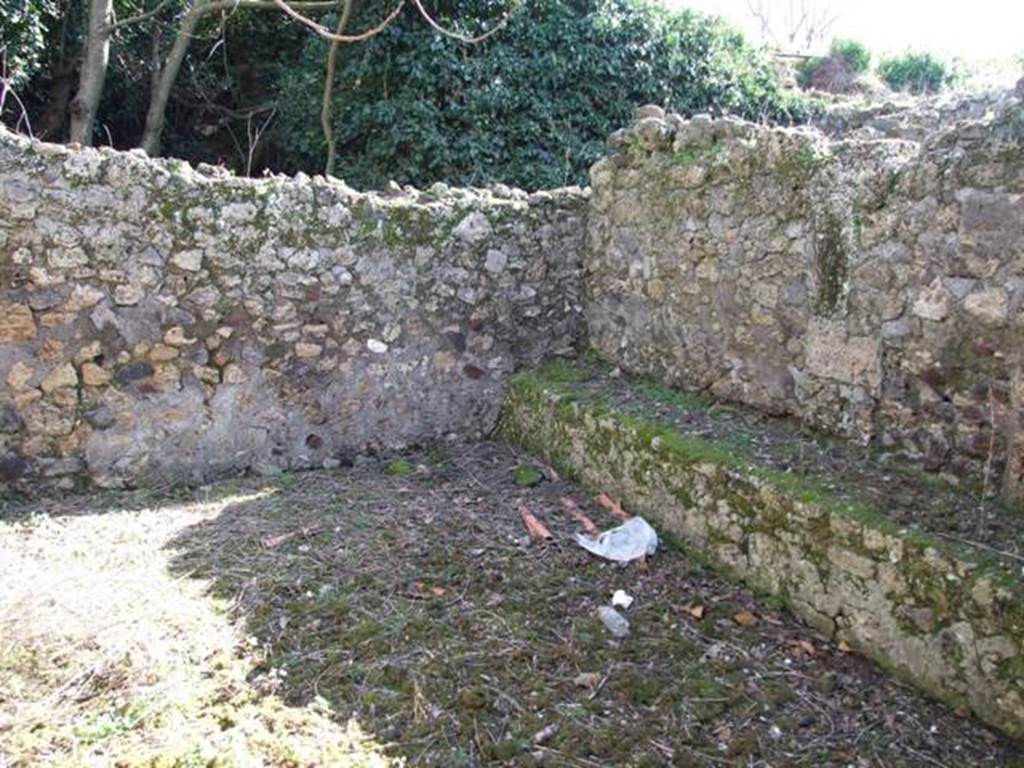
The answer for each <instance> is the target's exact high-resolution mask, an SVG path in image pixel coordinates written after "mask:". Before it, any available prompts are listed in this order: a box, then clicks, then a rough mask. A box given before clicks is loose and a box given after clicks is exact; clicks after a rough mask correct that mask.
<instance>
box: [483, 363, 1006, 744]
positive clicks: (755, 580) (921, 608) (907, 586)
mask: <svg viewBox="0 0 1024 768" xmlns="http://www.w3.org/2000/svg"><path fill="white" fill-rule="evenodd" d="M570 380H571V377H570ZM499 433H500V434H501V436H502V437H503V438H504V439H506V440H508V441H510V442H513V443H516V444H518V445H521V446H523V447H525V448H526V449H528V450H531V451H533V452H535V453H537V454H539V455H541V456H543V457H544V458H545V459H546V460H547V461H549V462H550V463H551V464H552V465H553V466H555V467H556V468H557V469H558V470H559V471H560V472H564V473H565V474H566V475H568V476H571V477H572V478H573V479H574V480H576V481H577V482H579V483H581V484H582V485H583V486H585V487H587V486H589V487H590V488H591V489H593V490H595V491H597V490H601V491H607V492H609V493H612V494H615V495H617V496H619V497H621V499H622V500H623V501H624V503H625V504H626V505H627V506H628V507H629V508H631V509H632V511H634V512H636V513H637V514H642V515H644V516H645V517H646V518H647V519H649V520H651V521H652V522H654V523H655V524H657V525H658V527H659V528H660V530H661V531H662V532H663V533H664V534H666V535H667V536H668V537H669V538H670V539H671V538H672V537H678V539H680V540H681V542H680V543H681V544H683V545H684V546H685V547H687V548H688V549H690V550H691V551H694V552H695V554H699V555H701V556H703V557H706V558H707V559H708V560H709V561H710V562H711V563H712V564H714V565H715V566H717V567H718V568H720V569H722V570H725V571H727V572H728V573H729V574H731V575H732V576H734V577H736V578H739V579H741V580H743V581H745V582H747V583H748V584H749V585H751V586H752V587H753V588H755V589H759V590H763V591H766V592H769V593H772V594H774V595H777V596H780V597H782V598H783V599H784V600H786V601H787V603H788V604H789V605H790V606H791V609H792V610H793V611H794V612H795V613H796V614H798V615H800V616H801V617H803V618H804V619H805V620H807V621H808V622H809V623H811V624H812V625H813V626H814V627H816V628H817V629H819V630H820V631H822V632H824V633H826V634H828V635H830V636H832V637H833V638H834V639H836V640H843V641H846V642H847V643H849V644H850V645H851V646H853V647H854V648H856V649H857V650H858V651H859V652H861V653H864V654H865V655H867V656H869V657H870V658H872V659H874V660H876V661H877V662H878V663H880V664H881V665H882V666H884V667H886V668H887V669H889V670H891V671H892V672H894V673H895V674H897V675H898V676H900V677H901V678H903V679H905V680H907V681H909V682H911V683H912V684H914V685H916V686H918V687H920V688H921V689H923V690H925V691H926V692H928V693H930V694H932V695H934V696H936V697H937V698H939V699H941V700H944V701H946V702H948V703H949V704H951V705H952V706H957V707H967V708H969V709H970V710H972V711H973V712H974V713H976V714H977V716H978V717H979V718H981V719H982V720H984V721H985V722H987V723H989V724H991V725H993V726H995V727H997V728H999V729H1001V730H1003V731H1005V732H1006V733H1008V734H1009V735H1011V736H1013V737H1015V738H1024V585H1022V584H1021V580H1020V579H1019V578H1018V577H1017V576H1016V575H1015V574H1014V571H1013V570H1011V569H1009V568H1008V567H1007V565H1006V563H1005V562H999V561H998V560H996V559H988V558H986V557H984V556H978V555H977V554H974V553H972V552H964V551H960V549H959V547H956V546H953V545H950V544H949V543H948V542H946V541H945V540H942V539H940V538H938V537H932V536H930V535H928V534H923V533H921V532H919V531H912V530H908V529H905V528H900V527H899V526H897V525H896V524H895V523H893V522H892V521H891V520H889V519H887V518H885V517H884V516H882V515H880V514H877V513H875V512H874V511H873V510H871V509H870V508H868V507H865V506H863V505H859V504H855V503H849V502H848V500H847V499H845V498H843V497H842V496H830V495H829V494H828V493H827V492H822V490H821V489H822V487H823V485H822V484H821V483H820V482H819V483H815V482H814V481H813V479H812V480H807V479H805V478H797V477H795V476H793V475H789V474H785V473H782V472H779V471H778V470H775V469H768V468H763V467H758V466H756V465H754V464H751V463H748V462H747V461H745V460H744V459H743V458H741V457H739V456H737V455H736V454H735V452H733V451H731V450H729V447H728V446H724V445H722V444H720V443H718V442H715V441H714V440H705V439H701V438H700V437H694V436H691V435H686V434H683V433H681V432H679V431H676V430H675V429H674V428H669V427H666V426H665V425H664V424H661V423H658V422H657V421H648V420H643V419H638V418H636V417H635V416H634V415H631V414H628V413H626V412H624V411H621V410H619V409H617V408H616V407H609V406H608V405H607V401H606V400H602V399H601V398H589V397H587V396H585V395H583V396H581V394H580V393H579V392H578V391H577V390H576V389H574V387H573V386H572V385H571V384H567V383H566V381H565V377H564V372H563V376H562V377H561V378H560V377H557V376H551V375H549V374H546V373H545V372H543V371H542V372H540V373H526V374H520V375H518V376H517V377H516V378H515V379H514V380H513V381H512V383H511V385H510V387H509V389H508V392H507V396H506V401H505V406H504V410H503V413H502V416H501V418H500V422H499ZM1014 567H1015V568H1017V569H1019V564H1015V566H1014Z"/></svg>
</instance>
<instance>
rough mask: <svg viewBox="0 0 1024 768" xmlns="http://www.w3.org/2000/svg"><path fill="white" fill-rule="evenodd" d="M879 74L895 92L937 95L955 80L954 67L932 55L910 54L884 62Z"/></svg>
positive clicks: (879, 67)
mask: <svg viewBox="0 0 1024 768" xmlns="http://www.w3.org/2000/svg"><path fill="white" fill-rule="evenodd" d="M878 74H879V75H880V76H881V78H882V79H883V80H884V81H885V82H886V84H887V85H888V86H889V87H890V88H892V89H893V90H894V91H909V92H911V93H937V92H938V91H941V90H942V89H943V88H945V87H946V86H948V85H951V84H952V83H953V80H954V72H953V69H952V67H950V66H949V65H948V64H946V63H945V62H944V61H942V60H941V59H939V58H938V57H936V56H933V55H932V54H930V53H917V52H908V53H904V54H902V55H900V56H894V57H892V58H888V59H885V60H883V61H882V63H881V64H879V65H878Z"/></svg>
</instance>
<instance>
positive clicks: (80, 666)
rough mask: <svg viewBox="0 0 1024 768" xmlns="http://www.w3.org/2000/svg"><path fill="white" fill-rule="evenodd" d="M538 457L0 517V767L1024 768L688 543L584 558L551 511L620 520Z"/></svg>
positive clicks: (457, 459)
mask: <svg viewBox="0 0 1024 768" xmlns="http://www.w3.org/2000/svg"><path fill="white" fill-rule="evenodd" d="M524 465H527V466H529V465H530V461H529V459H528V458H527V457H523V456H521V455H517V454H516V453H514V452H513V451H512V450H510V449H508V448H505V447H502V446H496V445H490V444H480V445H472V446H462V447H458V448H449V449H446V450H434V451H428V452H422V453H418V454H415V455H409V456H406V457H403V458H399V459H391V460H385V459H380V460H377V459H369V460H363V461H360V462H358V463H357V465H356V466H354V467H348V468H341V469H338V470H335V471H329V472H328V471H323V472H311V473H305V474H301V475H286V476H281V477H278V478H276V479H274V480H273V481H270V480H256V479H245V480H237V481H229V482H224V483H220V484H217V485H215V486H211V487H208V488H203V489H199V490H197V491H182V492H181V493H180V494H178V497H177V498H154V497H152V496H146V495H144V494H115V495H110V496H105V497H83V498H75V499H69V500H63V501H51V502H46V503H36V504H32V505H28V504H8V505H7V506H6V507H5V508H4V510H3V511H2V512H0V515H2V517H0V574H3V576H2V580H0V766H3V767H4V768H13V766H38V765H68V766H70V765H74V766H78V765H84V766H94V765H95V766H161V767H163V768H170V767H172V766H175V767H178V768H185V767H186V766H188V767H191V766H208V767H213V766H217V767H219V768H227V767H229V766H230V767H235V766H237V767H239V768H241V767H242V766H261V765H270V766H321V765H324V766H373V767H376V766H398V765H408V766H475V765H484V764H487V765H517V766H520V765H522V766H527V765H537V766H540V765H544V766H688V765H700V766H705V765H707V766H832V765H835V766H857V767H858V768H859V767H860V766H948V767H949V768H961V767H962V766H1024V747H1022V745H1019V744H1018V745H1014V744H1012V743H1010V742H1008V741H1006V740H1005V739H1003V738H1001V737H1000V736H998V735H997V734H995V733H993V732H992V731H990V730H987V729H986V728H984V727H982V726H981V725H979V724H978V723H977V722H976V721H974V720H972V719H971V718H969V717H967V716H966V714H965V713H963V712H954V711H951V710H950V709H949V708H947V707H945V706H943V705H941V704H937V703H933V702H931V701H929V700H927V699H925V698H924V697H923V696H921V695H919V694H918V693H916V692H915V691H914V690H912V689H910V688H907V687H905V686H903V685H901V684H899V683H897V682H895V681H893V680H892V679H890V678H888V677H887V676H886V675H884V674H883V673H882V672H881V671H880V670H879V669H878V668H877V667H876V666H875V665H873V664H871V663H869V662H867V661H865V660H863V659H861V658H859V657H857V656H856V655H854V654H851V653H848V652H845V651H844V649H843V648H839V647H837V646H835V645H834V644H832V643H831V642H828V641H826V640H823V639H822V638H821V637H819V636H817V635H816V634H815V633H814V632H812V631H811V630H809V629H808V628H807V627H805V626H803V625H802V624H801V623H800V622H799V621H797V620H796V619H794V618H793V617H791V616H789V615H788V614H786V613H785V612H784V611H782V610H781V609H779V608H778V607H777V606H776V605H774V604H773V603H772V601H771V600H770V599H758V598H756V597H755V596H753V595H751V594H750V593H749V592H747V591H745V590H743V589H741V588H738V587H736V586H734V585H730V584H728V583H725V582H723V581H721V580H719V579H717V578H716V577H715V576H714V575H713V574H712V573H710V572H709V571H707V570H706V569H705V568H704V567H702V566H701V565H700V564H699V563H697V562H696V561H694V560H693V559H691V558H688V557H687V556H686V555H684V554H682V553H680V552H678V551H675V550H666V549H663V550H662V551H660V552H659V553H658V554H657V555H655V556H654V557H653V558H651V559H649V560H648V561H647V563H646V564H642V565H641V564H635V563H634V564H631V565H626V566H622V565H616V564H611V563H606V562H604V561H601V560H598V559H596V558H594V557H593V556H591V555H589V554H587V553H586V552H584V551H583V550H582V549H580V548H579V547H578V546H577V545H576V544H575V543H574V542H573V541H572V534H573V532H574V531H575V530H576V529H577V524H576V523H575V522H574V521H573V520H572V519H571V518H570V517H569V516H568V515H567V514H566V512H565V510H564V507H563V503H562V501H561V497H563V496H569V497H571V498H572V499H574V500H575V501H576V503H577V504H578V505H579V507H580V508H582V509H583V510H584V512H585V513H586V514H587V515H589V516H590V517H591V518H592V519H593V520H594V521H595V522H596V523H597V524H598V525H599V526H601V527H609V526H611V525H613V524H615V523H616V522H617V521H616V520H615V519H614V518H613V517H612V516H610V515H609V514H607V513H606V512H605V511H604V510H603V509H602V508H601V507H600V506H598V505H597V504H595V503H594V502H593V500H592V499H590V498H589V497H587V496H586V495H584V494H582V493H581V492H580V491H579V490H578V489H577V488H575V487H573V486H571V485H569V484H567V483H564V482H561V481H558V480H557V479H555V478H553V477H552V475H551V473H550V470H548V469H547V468H546V467H544V466H542V465H539V464H533V465H532V466H533V467H534V468H535V469H537V470H539V471H540V475H536V473H533V472H530V471H524V470H522V469H520V470H519V471H518V472H517V471H516V470H517V468H520V467H522V466H524ZM540 476H544V477H543V479H540V482H539V483H537V484H536V485H532V486H531V485H529V484H530V483H531V482H533V481H535V480H537V479H538V478H539V477H540ZM517 481H518V482H517ZM521 503H525V505H526V506H527V507H528V509H529V510H530V511H532V512H533V513H534V514H535V515H536V517H537V518H538V519H539V520H540V521H541V522H543V523H544V524H545V525H546V526H547V527H548V528H549V529H550V531H551V532H552V533H553V534H554V543H549V544H543V543H539V542H536V541H531V539H530V538H529V536H527V535H526V532H525V529H524V526H523V522H522V519H521V517H520V504H521ZM617 589H623V590H626V591H627V592H628V593H629V594H630V595H632V596H633V597H634V598H635V602H634V604H633V606H632V607H631V608H630V609H629V610H628V611H626V612H625V614H626V616H627V617H628V620H629V622H630V624H631V632H630V634H629V636H628V637H626V638H625V639H621V640H618V639H615V638H613V637H612V636H611V635H610V633H609V632H608V630H607V629H606V628H605V626H604V625H603V624H602V623H601V622H600V620H599V619H598V618H597V615H596V611H597V608H598V607H599V606H601V605H607V604H608V603H609V601H610V598H611V595H612V593H613V592H614V591H615V590H617Z"/></svg>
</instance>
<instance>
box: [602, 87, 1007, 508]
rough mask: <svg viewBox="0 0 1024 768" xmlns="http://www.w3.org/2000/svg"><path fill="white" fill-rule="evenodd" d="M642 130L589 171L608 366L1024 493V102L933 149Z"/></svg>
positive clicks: (814, 134) (766, 133)
mask: <svg viewBox="0 0 1024 768" xmlns="http://www.w3.org/2000/svg"><path fill="white" fill-rule="evenodd" d="M638 118H639V119H638V120H637V122H636V123H635V124H634V125H632V126H631V127H630V128H628V129H625V130H623V131H620V132H618V133H617V134H615V135H614V136H613V137H612V141H611V144H612V148H613V153H612V155H611V156H610V157H609V158H607V159H605V160H603V161H601V162H599V163H598V164H597V165H596V166H595V167H594V169H593V171H592V183H593V193H592V200H591V212H590V216H589V225H588V226H589V238H590V242H589V246H588V257H587V264H586V269H587V273H588V279H587V291H588V297H589V299H588V302H589V303H588V308H587V320H588V326H589V333H590V340H591V344H592V345H593V346H594V347H595V348H596V349H597V350H598V352H600V353H601V354H602V355H603V356H605V357H606V358H608V359H609V360H611V361H614V362H616V363H618V364H620V365H621V366H623V367H624V368H626V369H629V370H633V371H637V372H643V373H647V374H652V375H655V376H658V377H661V378H663V379H666V380H668V381H669V382H670V383H674V384H685V385H695V386H698V387H702V388H706V389H707V390H709V391H711V392H712V393H714V394H715V395H717V396H720V397H723V398H727V399H733V400H738V401H743V402H747V403H751V404H754V405H757V406H759V407H761V408H763V409H766V410H768V411H770V412H773V413H779V414H796V415H798V416H800V417H803V418H805V419H806V420H808V421H809V422H811V423H813V424H815V425H817V426H820V427H823V428H825V429H827V430H829V431H832V432H835V433H840V434H844V435H847V436H849V437H851V438H853V439H855V440H858V441H862V442H864V443H865V444H869V443H871V444H874V445H877V446H881V447H882V448H883V449H884V450H887V451H892V452H894V453H900V454H905V455H909V456H910V457H912V458H914V459H916V460H919V461H922V462H923V463H924V465H925V466H926V467H927V468H928V469H933V470H938V469H949V470H952V471H954V472H955V473H957V474H960V475H962V476H965V477H967V478H970V479H971V480H972V481H976V482H977V484H978V485H979V486H981V487H983V488H984V489H987V490H989V491H994V490H996V489H998V488H999V487H1000V484H1003V485H1004V487H1005V489H1006V490H1007V491H1008V493H1009V494H1010V495H1014V494H1016V495H1017V496H1018V497H1019V495H1020V486H1021V481H1022V480H1021V478H1022V474H1024V436H1022V430H1021V423H1022V410H1021V409H1022V406H1024V375H1022V372H1021V364H1022V363H1021V354H1022V350H1024V311H1022V306H1024V108H1022V107H1021V104H1020V100H1019V99H1018V98H1015V97H1009V98H1007V99H1006V100H1005V101H1004V103H1003V106H1002V108H1001V111H999V112H998V113H995V114H991V115H988V116H987V117H986V118H985V119H983V120H976V121H970V122H963V123H960V124H958V125H955V126H953V127H951V128H948V129H947V130H945V131H943V132H939V133H937V134H935V135H933V136H932V137H930V138H929V139H928V140H927V141H926V142H924V143H916V142H910V141H905V140H873V141H864V140H851V141H830V140H829V139H827V138H826V137H825V136H824V135H823V134H822V133H820V132H818V131H815V130H811V129H805V130H784V129H769V128H765V127H760V126H756V125H753V124H749V123H744V122H740V121H735V120H730V119H721V120H711V119H710V118H706V117H702V116H697V117H694V118H693V119H692V120H689V121H686V120H683V119H682V118H680V117H678V116H675V115H668V116H665V115H663V114H661V111H660V110H658V109H657V108H645V109H643V110H640V111H639V113H638Z"/></svg>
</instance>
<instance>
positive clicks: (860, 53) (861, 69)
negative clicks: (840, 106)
mask: <svg viewBox="0 0 1024 768" xmlns="http://www.w3.org/2000/svg"><path fill="white" fill-rule="evenodd" d="M870 66H871V51H869V50H868V48H867V46H865V45H864V44H862V43H858V42H857V41H856V40H843V39H840V38H836V39H835V40H833V41H832V46H831V48H830V49H829V53H828V56H815V57H813V58H810V59H804V60H803V61H801V62H800V63H798V64H797V65H796V81H797V83H798V84H799V85H800V86H801V87H803V88H816V89H818V90H822V91H830V92H832V93H845V92H847V91H850V90H853V89H854V86H855V85H856V81H857V76H858V75H862V74H864V73H865V72H867V71H868V67H870Z"/></svg>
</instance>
